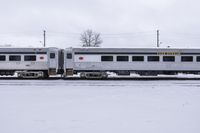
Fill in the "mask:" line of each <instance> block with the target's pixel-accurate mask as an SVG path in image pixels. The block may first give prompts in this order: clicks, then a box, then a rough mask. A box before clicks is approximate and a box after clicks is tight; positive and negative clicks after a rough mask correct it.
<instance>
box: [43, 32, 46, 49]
mask: <svg viewBox="0 0 200 133" xmlns="http://www.w3.org/2000/svg"><path fill="white" fill-rule="evenodd" d="M43 32H44V47H46V31H45V30H44V31H43Z"/></svg>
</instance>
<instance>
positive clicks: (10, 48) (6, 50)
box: [0, 47, 57, 52]
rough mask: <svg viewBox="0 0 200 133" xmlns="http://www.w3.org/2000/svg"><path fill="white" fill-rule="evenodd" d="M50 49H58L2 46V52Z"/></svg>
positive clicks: (44, 50) (0, 50) (45, 50)
mask: <svg viewBox="0 0 200 133" xmlns="http://www.w3.org/2000/svg"><path fill="white" fill-rule="evenodd" d="M49 49H57V48H54V47H50V48H13V47H9V48H1V47H0V52H47V51H48V50H49Z"/></svg>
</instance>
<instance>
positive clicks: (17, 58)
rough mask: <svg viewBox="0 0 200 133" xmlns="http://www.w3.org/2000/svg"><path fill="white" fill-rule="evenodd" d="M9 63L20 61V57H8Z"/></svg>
mask: <svg viewBox="0 0 200 133" xmlns="http://www.w3.org/2000/svg"><path fill="white" fill-rule="evenodd" d="M9 61H21V56H20V55H10V56H9Z"/></svg>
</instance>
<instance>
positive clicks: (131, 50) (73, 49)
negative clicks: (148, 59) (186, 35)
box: [70, 47, 200, 53]
mask: <svg viewBox="0 0 200 133" xmlns="http://www.w3.org/2000/svg"><path fill="white" fill-rule="evenodd" d="M70 49H71V50H72V51H74V52H83V53H84V52H97V53H98V52H124V53H126V52H179V53H184V52H191V53H200V48H94V47H93V48H70Z"/></svg>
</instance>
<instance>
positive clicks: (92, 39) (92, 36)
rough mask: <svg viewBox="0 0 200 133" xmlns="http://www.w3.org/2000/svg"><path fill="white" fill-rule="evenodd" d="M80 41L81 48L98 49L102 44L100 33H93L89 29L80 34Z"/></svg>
mask: <svg viewBox="0 0 200 133" xmlns="http://www.w3.org/2000/svg"><path fill="white" fill-rule="evenodd" d="M80 40H81V43H82V46H83V47H99V46H100V44H101V43H102V42H103V40H102V39H101V35H100V33H96V32H93V31H92V30H89V29H88V30H86V31H84V32H83V33H82V34H81V38H80Z"/></svg>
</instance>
